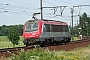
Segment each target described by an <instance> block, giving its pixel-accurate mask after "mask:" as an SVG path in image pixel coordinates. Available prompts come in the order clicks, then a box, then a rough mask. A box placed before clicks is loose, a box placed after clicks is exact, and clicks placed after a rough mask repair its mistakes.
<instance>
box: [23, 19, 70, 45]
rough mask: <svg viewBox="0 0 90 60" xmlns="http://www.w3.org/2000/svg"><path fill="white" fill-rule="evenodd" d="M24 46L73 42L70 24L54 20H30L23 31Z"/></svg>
mask: <svg viewBox="0 0 90 60" xmlns="http://www.w3.org/2000/svg"><path fill="white" fill-rule="evenodd" d="M23 37H24V44H25V45H26V46H28V45H34V44H40V45H42V44H58V43H68V42H70V40H71V35H70V32H69V28H68V24H67V23H66V22H61V21H54V20H28V21H27V22H26V23H25V25H24V30H23Z"/></svg>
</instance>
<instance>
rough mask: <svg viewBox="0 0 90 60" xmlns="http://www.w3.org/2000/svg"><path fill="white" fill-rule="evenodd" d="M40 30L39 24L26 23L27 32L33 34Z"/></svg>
mask: <svg viewBox="0 0 90 60" xmlns="http://www.w3.org/2000/svg"><path fill="white" fill-rule="evenodd" d="M37 30H38V22H33V23H32V22H29V23H26V29H25V31H26V32H33V31H37Z"/></svg>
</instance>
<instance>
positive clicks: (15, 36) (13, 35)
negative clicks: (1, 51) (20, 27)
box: [7, 28, 20, 47]
mask: <svg viewBox="0 0 90 60" xmlns="http://www.w3.org/2000/svg"><path fill="white" fill-rule="evenodd" d="M7 37H8V39H9V40H10V41H11V42H12V43H13V46H14V47H15V45H18V43H19V39H20V37H19V33H18V31H17V30H15V28H11V29H10V31H9V34H8V36H7Z"/></svg>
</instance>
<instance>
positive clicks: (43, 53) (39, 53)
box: [8, 48, 90, 60]
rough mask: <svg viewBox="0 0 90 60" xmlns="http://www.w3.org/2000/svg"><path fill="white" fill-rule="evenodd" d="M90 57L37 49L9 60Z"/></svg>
mask: <svg viewBox="0 0 90 60" xmlns="http://www.w3.org/2000/svg"><path fill="white" fill-rule="evenodd" d="M89 57H90V55H87V54H86V53H85V52H83V51H82V50H81V51H72V52H66V51H60V52H50V51H49V50H43V49H41V48H35V49H33V50H28V51H27V52H25V51H24V50H21V52H19V54H18V55H14V54H13V55H12V56H11V57H10V58H9V59H8V60H89Z"/></svg>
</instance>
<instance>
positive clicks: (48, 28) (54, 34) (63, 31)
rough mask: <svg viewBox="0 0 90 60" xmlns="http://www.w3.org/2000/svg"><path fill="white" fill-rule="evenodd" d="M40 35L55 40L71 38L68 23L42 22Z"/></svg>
mask: <svg viewBox="0 0 90 60" xmlns="http://www.w3.org/2000/svg"><path fill="white" fill-rule="evenodd" d="M42 32H43V33H42V35H41V37H40V38H43V39H52V38H53V39H54V40H55V41H59V40H64V38H68V39H70V38H71V35H70V32H69V28H68V25H54V24H43V28H42Z"/></svg>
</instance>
